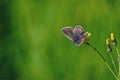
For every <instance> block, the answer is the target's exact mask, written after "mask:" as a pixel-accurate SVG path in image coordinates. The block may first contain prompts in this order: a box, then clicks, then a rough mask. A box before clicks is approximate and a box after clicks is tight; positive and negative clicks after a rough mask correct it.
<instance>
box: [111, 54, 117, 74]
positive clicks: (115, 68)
mask: <svg viewBox="0 0 120 80" xmlns="http://www.w3.org/2000/svg"><path fill="white" fill-rule="evenodd" d="M110 58H111V61H112V64H113V66H114V69H115V72H116V75H118V71H117V67H116V65H115V62H114V59H113V57H112V55H111V53H110Z"/></svg>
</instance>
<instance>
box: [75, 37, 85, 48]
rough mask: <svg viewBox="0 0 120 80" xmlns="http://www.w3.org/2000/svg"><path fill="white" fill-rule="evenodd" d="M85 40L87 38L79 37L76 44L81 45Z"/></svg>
mask: <svg viewBox="0 0 120 80" xmlns="http://www.w3.org/2000/svg"><path fill="white" fill-rule="evenodd" d="M84 42H85V39H84V38H83V39H79V40H77V41H76V42H75V45H77V46H80V45H81V44H83V43H84Z"/></svg>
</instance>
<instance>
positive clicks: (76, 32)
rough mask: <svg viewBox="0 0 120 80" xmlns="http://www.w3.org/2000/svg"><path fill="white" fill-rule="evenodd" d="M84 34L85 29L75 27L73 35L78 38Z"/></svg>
mask: <svg viewBox="0 0 120 80" xmlns="http://www.w3.org/2000/svg"><path fill="white" fill-rule="evenodd" d="M83 33H84V29H83V27H82V26H80V25H77V26H75V28H74V30H73V34H74V35H76V36H79V35H82V34H83Z"/></svg>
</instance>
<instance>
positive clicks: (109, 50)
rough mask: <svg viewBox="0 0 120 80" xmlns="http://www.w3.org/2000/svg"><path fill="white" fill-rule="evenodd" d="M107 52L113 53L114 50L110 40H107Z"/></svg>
mask: <svg viewBox="0 0 120 80" xmlns="http://www.w3.org/2000/svg"><path fill="white" fill-rule="evenodd" d="M106 46H107V52H111V51H112V48H111V46H110V39H106Z"/></svg>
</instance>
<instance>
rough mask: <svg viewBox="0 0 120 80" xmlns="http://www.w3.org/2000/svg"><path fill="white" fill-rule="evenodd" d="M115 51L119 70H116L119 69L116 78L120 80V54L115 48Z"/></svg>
mask: <svg viewBox="0 0 120 80" xmlns="http://www.w3.org/2000/svg"><path fill="white" fill-rule="evenodd" d="M115 50H116V53H117V55H118V66H119V68H118V69H119V73H118V78H119V80H120V53H119V51H118V48H117V47H115Z"/></svg>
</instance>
